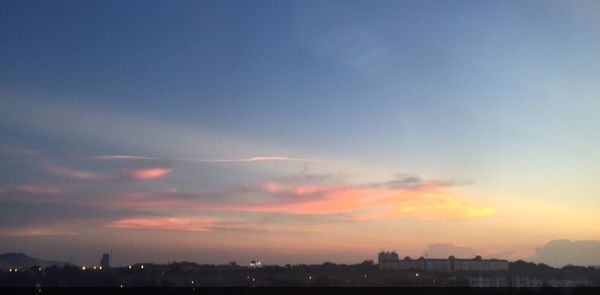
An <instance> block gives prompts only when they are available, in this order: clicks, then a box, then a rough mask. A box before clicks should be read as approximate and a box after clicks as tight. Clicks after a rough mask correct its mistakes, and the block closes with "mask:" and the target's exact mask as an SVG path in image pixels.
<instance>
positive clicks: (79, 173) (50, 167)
mask: <svg viewBox="0 0 600 295" xmlns="http://www.w3.org/2000/svg"><path fill="white" fill-rule="evenodd" d="M42 168H43V169H44V170H45V171H46V172H48V173H52V174H55V175H58V176H62V177H66V178H73V179H79V180H101V179H107V178H110V177H109V176H106V175H102V174H99V173H95V172H92V171H87V170H81V169H75V168H70V167H66V166H61V165H57V164H54V163H49V162H47V163H45V164H43V165H42Z"/></svg>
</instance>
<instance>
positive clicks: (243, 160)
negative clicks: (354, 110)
mask: <svg viewBox="0 0 600 295" xmlns="http://www.w3.org/2000/svg"><path fill="white" fill-rule="evenodd" d="M178 161H186V162H204V163H248V162H273V161H276V162H326V161H325V160H319V159H308V158H292V157H283V156H262V157H249V158H231V159H178Z"/></svg>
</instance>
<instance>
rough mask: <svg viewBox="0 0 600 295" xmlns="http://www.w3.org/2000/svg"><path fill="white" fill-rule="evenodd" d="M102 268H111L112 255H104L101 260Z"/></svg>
mask: <svg viewBox="0 0 600 295" xmlns="http://www.w3.org/2000/svg"><path fill="white" fill-rule="evenodd" d="M100 266H102V268H104V269H107V268H109V267H110V255H109V254H108V253H104V254H102V259H100Z"/></svg>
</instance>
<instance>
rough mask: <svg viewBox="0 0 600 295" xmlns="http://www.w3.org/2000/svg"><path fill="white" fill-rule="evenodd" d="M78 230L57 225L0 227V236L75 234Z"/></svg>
mask: <svg viewBox="0 0 600 295" xmlns="http://www.w3.org/2000/svg"><path fill="white" fill-rule="evenodd" d="M77 234H78V233H77V232H74V231H70V230H65V229H61V228H55V227H44V226H26V227H13V228H0V236H18V237H40V236H73V235H77Z"/></svg>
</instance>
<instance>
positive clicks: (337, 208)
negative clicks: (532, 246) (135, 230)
mask: <svg viewBox="0 0 600 295" xmlns="http://www.w3.org/2000/svg"><path fill="white" fill-rule="evenodd" d="M112 198H113V199H114V200H115V201H113V202H109V203H110V204H111V206H119V207H122V208H144V209H146V210H158V211H161V210H167V209H170V210H173V209H178V210H201V211H235V212H255V213H283V214H302V215H328V214H345V215H346V216H347V217H348V218H349V219H350V220H354V221H366V220H379V219H390V218H398V217H415V218H420V219H456V218H474V217H481V216H487V215H490V214H493V213H494V209H492V208H490V207H487V206H484V205H481V204H478V203H476V202H472V201H467V200H465V199H463V198H458V197H456V196H454V195H453V193H452V191H450V189H449V188H447V187H445V186H442V185H436V184H435V183H432V182H424V184H423V185H422V186H419V187H416V186H414V187H411V188H410V189H406V188H389V187H374V186H359V185H345V184H321V183H316V184H309V183H304V184H291V183H282V182H275V181H268V182H265V183H263V184H261V185H256V186H249V187H245V188H243V189H236V190H231V191H222V192H214V193H209V192H205V193H186V192H179V191H170V192H169V191H164V192H138V193H127V194H119V195H116V196H113V197H112Z"/></svg>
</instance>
